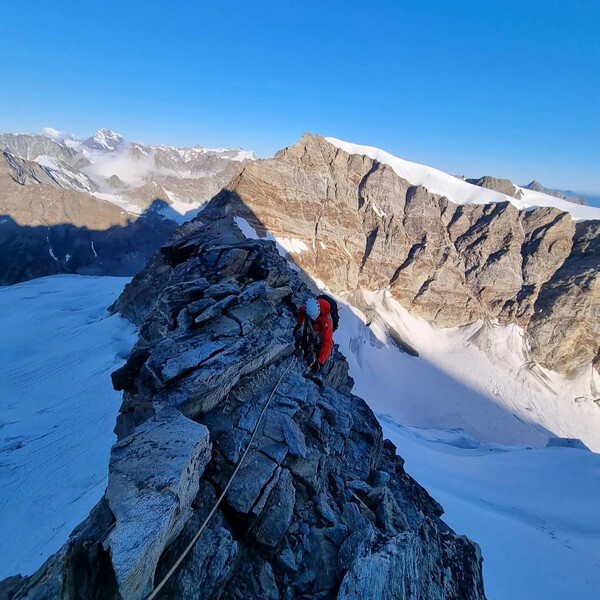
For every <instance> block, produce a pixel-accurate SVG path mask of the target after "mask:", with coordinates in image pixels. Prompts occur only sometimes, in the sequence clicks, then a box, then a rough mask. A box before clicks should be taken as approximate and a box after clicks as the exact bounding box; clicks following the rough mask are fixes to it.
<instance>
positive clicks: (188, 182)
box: [0, 128, 255, 284]
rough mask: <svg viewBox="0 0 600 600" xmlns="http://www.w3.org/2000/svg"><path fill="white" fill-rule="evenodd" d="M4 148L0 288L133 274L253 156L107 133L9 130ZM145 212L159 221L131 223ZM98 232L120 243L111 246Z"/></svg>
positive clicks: (0, 160)
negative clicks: (56, 278) (37, 279)
mask: <svg viewBox="0 0 600 600" xmlns="http://www.w3.org/2000/svg"><path fill="white" fill-rule="evenodd" d="M0 151H2V154H1V155H0V227H3V231H1V232H0V233H1V234H2V235H0V251H1V252H2V256H3V258H2V260H1V261H0V262H2V266H3V269H2V272H0V284H6V283H14V282H16V281H21V280H23V279H27V278H29V277H31V276H41V275H49V274H53V273H64V272H75V273H80V272H87V273H107V274H113V275H126V274H128V275H132V274H133V273H134V272H135V269H139V268H140V267H141V266H142V264H143V263H144V261H145V260H146V259H147V258H148V257H149V255H150V254H147V253H146V252H147V251H148V248H149V249H150V253H151V252H152V251H153V250H154V249H155V248H156V247H157V246H158V245H159V244H160V243H162V242H164V241H165V239H166V237H165V236H168V234H169V233H170V231H172V229H173V228H174V227H175V226H176V225H177V224H181V223H183V222H184V221H185V220H188V219H190V218H192V217H193V216H194V215H195V214H197V212H198V210H199V209H200V208H201V207H202V206H203V204H204V203H205V202H206V201H208V200H209V199H210V198H211V197H212V196H213V195H214V194H216V193H217V192H218V191H219V190H220V189H221V188H222V187H223V186H224V185H225V184H226V183H227V182H228V181H229V179H230V178H231V177H232V176H233V175H234V174H235V173H236V171H237V170H238V169H239V168H240V167H241V166H242V165H243V164H244V161H249V160H253V159H254V158H255V157H254V154H253V153H252V152H247V151H245V150H241V149H229V148H214V149H211V148H203V147H201V146H194V147H193V148H174V147H169V146H149V145H146V144H143V143H141V142H130V141H128V140H126V139H125V138H124V137H123V136H122V135H120V134H118V133H115V132H113V131H110V130H108V129H100V130H99V131H97V132H96V133H95V134H94V135H93V136H91V137H89V138H87V139H85V140H83V141H81V140H79V139H78V138H77V137H76V136H74V135H71V134H65V133H63V132H60V131H57V130H55V129H52V128H45V129H43V130H42V131H41V133H40V134H37V135H28V134H3V135H0ZM140 216H144V217H145V218H144V221H143V223H145V224H150V223H153V224H154V225H153V226H150V227H147V226H146V225H144V226H143V227H141V229H140V227H138V226H133V225H132V226H131V227H130V226H129V225H128V223H135V222H136V221H137V220H138V219H139V218H140ZM159 221H160V222H159ZM165 221H168V222H169V223H170V225H166V223H165ZM45 227H49V228H53V229H54V230H56V233H54V234H52V233H49V231H50V230H48V231H46V229H45ZM111 228H114V229H111ZM59 229H60V231H58V230H59ZM67 230H68V231H69V233H68V234H66V233H65V232H66V231H67ZM134 230H135V231H134ZM142 230H143V231H144V233H143V234H142ZM153 231H154V232H155V234H154V237H155V243H154V245H153V244H152V243H151V239H149V237H148V236H149V235H150V238H151V237H152V235H153V234H152V232H153ZM94 232H105V233H104V234H101V233H100V234H96V233H94ZM98 235H100V237H102V238H103V240H104V241H105V242H106V241H108V240H114V242H115V248H114V251H113V252H111V251H110V249H109V248H108V247H107V245H106V244H105V243H103V242H102V241H101V240H100V239H99V238H98ZM129 235H131V236H132V240H133V238H135V239H136V242H135V243H134V244H133V245H129V246H128V248H129V250H128V251H127V252H126V254H127V255H128V256H129V258H130V259H131V260H129V259H128V260H126V261H125V264H127V265H128V267H127V268H125V269H123V268H122V267H123V266H124V264H121V266H119V267H118V268H117V267H116V265H115V259H116V258H117V254H120V253H122V251H123V247H122V246H121V242H123V237H128V236H129ZM25 240H29V242H26V241H25ZM45 240H47V242H46V241H45ZM50 240H54V242H53V243H52V242H51V241H50ZM92 245H93V248H95V249H96V251H95V252H94V250H93V248H92ZM99 249H100V250H101V251H100V254H98V250H99ZM142 249H143V250H142ZM107 250H108V254H106V253H107ZM134 255H135V256H134ZM59 256H62V257H67V256H68V257H69V259H68V260H63V259H61V260H58V258H57V259H56V260H55V257H59ZM115 268H117V270H115ZM90 269H91V270H90Z"/></svg>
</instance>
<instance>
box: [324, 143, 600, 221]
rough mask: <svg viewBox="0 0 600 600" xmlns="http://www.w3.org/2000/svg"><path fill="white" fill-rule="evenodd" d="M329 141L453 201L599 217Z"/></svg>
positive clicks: (589, 209) (590, 210)
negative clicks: (510, 194) (540, 207)
mask: <svg viewBox="0 0 600 600" xmlns="http://www.w3.org/2000/svg"><path fill="white" fill-rule="evenodd" d="M325 139H326V140H327V141H328V142H330V143H331V144H333V145H334V146H336V147H337V148H340V149H341V150H344V151H345V152H348V154H361V155H365V156H368V157H369V158H372V159H373V160H377V161H379V162H380V163H383V164H386V165H388V166H390V167H392V169H394V171H395V172H396V174H397V175H399V176H400V177H402V178H403V179H406V180H407V181H409V182H410V183H412V184H413V185H422V186H423V187H425V188H427V189H428V190H429V191H430V192H432V193H434V194H439V195H441V196H446V197H447V198H448V199H449V200H450V201H452V202H454V203H455V204H489V203H491V202H510V203H512V204H514V205H515V206H516V207H517V208H518V209H519V210H523V209H527V208H531V207H534V206H550V207H554V208H558V209H559V210H562V211H564V212H568V213H570V214H571V216H572V218H573V219H574V220H576V221H583V220H588V219H600V208H595V207H593V206H582V205H579V204H573V203H572V202H568V201H566V200H561V199H560V198H555V197H554V196H549V195H547V194H542V193H540V192H534V191H532V190H527V189H525V188H519V189H520V190H521V191H522V192H523V198H522V199H521V200H517V199H515V198H512V197H511V196H505V195H504V194H501V193H499V192H495V191H494V190H488V189H486V188H482V187H479V186H477V185H473V184H471V183H467V182H466V181H462V180H460V179H458V178H456V177H454V176H453V175H449V174H448V173H444V172H443V171H440V170H438V169H434V168H433V167H428V166H426V165H421V164H419V163H414V162H410V161H408V160H404V159H402V158H398V157H397V156H393V155H392V154H389V153H388V152H385V151H384V150H380V149H379V148H373V147H372V146H361V145H359V144H351V143H349V142H343V141H342V140H338V139H336V138H333V137H328V138H325Z"/></svg>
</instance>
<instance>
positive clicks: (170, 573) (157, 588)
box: [146, 356, 296, 600]
mask: <svg viewBox="0 0 600 600" xmlns="http://www.w3.org/2000/svg"><path fill="white" fill-rule="evenodd" d="M295 362H296V357H294V356H292V358H291V360H290V362H289V364H288V366H287V367H286V369H285V371H284V372H283V373H282V374H281V376H280V377H279V379H278V381H277V383H276V384H275V387H274V388H273V391H272V392H271V394H270V396H269V397H268V399H267V401H266V402H265V405H264V406H263V409H262V411H261V413H260V416H259V418H258V421H257V422H256V425H255V427H254V430H253V431H252V436H251V437H250V441H249V442H248V445H247V446H246V449H245V450H244V453H243V454H242V456H241V457H240V460H239V461H238V463H237V465H236V466H235V469H234V470H233V473H232V474H231V477H230V478H229V481H228V482H227V485H226V486H225V487H224V488H223V491H222V492H221V495H220V496H219V497H218V498H217V501H216V502H215V504H214V506H213V507H212V509H211V510H210V512H209V513H208V515H207V516H206V518H205V519H204V521H203V523H202V525H200V528H199V529H198V531H197V533H196V535H195V536H194V537H193V538H192V540H191V541H190V543H189V544H188V545H187V546H186V548H185V549H184V551H183V552H182V553H181V555H180V557H179V558H178V559H177V560H176V561H175V563H174V564H173V566H172V567H171V568H170V569H169V571H168V572H167V574H166V575H165V576H164V577H163V578H162V580H161V581H160V583H159V584H158V585H157V586H156V587H155V588H154V591H153V592H152V593H151V594H150V595H149V596H148V598H147V599H146V600H153V599H154V598H156V596H157V595H158V593H159V592H160V590H161V589H162V588H163V587H164V586H165V584H166V583H167V581H168V580H169V578H170V577H171V575H173V573H175V571H176V570H177V568H178V567H179V565H180V564H181V563H182V562H183V561H184V560H185V557H186V556H187V555H188V554H189V553H190V550H191V549H192V548H193V547H194V544H195V543H196V542H197V541H198V539H199V538H200V536H201V535H202V532H203V531H204V529H206V526H207V525H208V523H209V521H210V519H211V517H212V516H213V515H214V514H215V512H216V510H217V508H219V505H220V504H221V502H222V500H223V498H225V495H226V494H227V492H228V491H229V488H230V486H231V484H232V482H233V480H234V479H235V476H236V475H237V474H238V471H239V470H240V467H241V466H242V463H243V462H244V459H245V458H246V456H247V454H248V452H249V451H250V448H251V447H252V443H253V442H254V438H255V437H256V434H257V432H258V428H259V427H260V424H261V422H262V419H263V417H264V415H265V413H266V412H267V409H268V408H269V405H270V404H271V400H272V399H273V396H274V395H275V392H276V391H277V388H279V384H280V383H281V382H282V380H283V378H284V377H285V376H286V375H287V373H288V371H289V370H290V369H291V367H292V365H293V364H294V363H295Z"/></svg>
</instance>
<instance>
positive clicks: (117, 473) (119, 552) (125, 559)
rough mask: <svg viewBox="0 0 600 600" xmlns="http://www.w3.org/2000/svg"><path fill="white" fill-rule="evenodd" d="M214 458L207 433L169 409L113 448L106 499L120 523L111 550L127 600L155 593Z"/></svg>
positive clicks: (113, 536)
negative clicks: (167, 553) (158, 572)
mask: <svg viewBox="0 0 600 600" xmlns="http://www.w3.org/2000/svg"><path fill="white" fill-rule="evenodd" d="M210 453H211V444H210V440H209V435H208V429H207V428H206V427H205V426H203V425H200V424H198V423H194V422H193V421H190V420H189V419H187V418H185V417H184V416H183V415H182V414H181V413H180V412H179V411H178V410H175V409H173V408H169V407H166V408H163V409H162V410H160V411H159V412H158V413H157V414H156V415H155V416H153V417H151V418H150V419H148V420H147V421H146V422H145V423H143V424H142V425H140V426H139V427H138V428H137V429H136V431H135V433H134V434H133V435H131V436H130V437H128V438H125V439H123V440H121V441H120V442H118V443H117V444H115V445H114V446H113V449H112V451H111V459H110V468H109V480H108V488H107V498H108V502H109V505H110V509H111V511H112V512H113V514H114V515H115V518H116V523H115V527H114V530H113V531H112V533H111V534H110V535H109V537H108V540H107V546H108V547H110V554H111V559H112V564H113V566H114V570H115V574H116V578H117V582H118V586H119V591H120V593H121V595H122V596H123V597H124V598H130V599H132V600H135V599H137V598H145V597H146V596H147V595H148V594H149V593H150V592H151V591H152V582H153V579H154V572H155V569H156V565H157V564H158V560H159V558H160V556H161V554H162V552H163V550H164V549H165V548H166V547H167V546H168V545H169V544H170V543H171V542H172V541H173V540H174V539H175V538H176V537H177V535H179V533H180V532H181V530H182V529H183V527H184V525H185V523H186V521H187V520H188V519H189V518H190V515H191V512H190V506H191V504H192V501H193V500H194V497H195V495H196V493H197V492H198V482H199V478H200V476H201V475H202V473H203V471H204V467H205V466H206V464H207V463H208V461H209V460H210Z"/></svg>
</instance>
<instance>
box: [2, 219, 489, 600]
mask: <svg viewBox="0 0 600 600" xmlns="http://www.w3.org/2000/svg"><path fill="white" fill-rule="evenodd" d="M202 220H203V221H204V223H201V222H199V221H194V222H191V223H188V224H186V225H185V226H184V227H183V228H182V230H181V231H180V232H179V235H178V236H176V237H173V238H172V239H171V241H170V242H169V243H168V244H166V245H165V246H163V247H162V248H161V249H160V251H159V252H158V253H157V254H156V255H154V257H153V258H152V260H151V261H150V262H149V264H148V265H147V267H146V268H145V269H144V270H143V271H142V272H141V273H140V274H138V275H137V276H136V277H135V278H134V280H133V281H132V283H130V284H129V285H128V286H127V287H126V289H125V291H124V293H123V294H122V296H121V297H120V298H119V300H118V301H117V302H116V303H115V306H114V310H118V311H120V312H121V313H122V314H124V315H126V316H127V317H128V318H129V319H131V320H132V321H133V322H135V323H136V324H138V326H139V331H140V335H139V340H138V342H137V344H136V347H135V348H134V350H133V351H132V353H131V355H130V357H129V359H128V361H127V363H126V365H125V366H123V367H122V368H121V369H119V370H118V371H117V372H115V374H114V375H113V381H114V383H115V386H116V387H117V388H119V389H123V390H124V399H123V405H122V407H121V413H120V416H119V419H118V423H117V428H116V431H117V434H118V437H119V442H118V443H117V444H116V445H115V447H114V449H113V453H112V456H111V463H110V467H109V488H108V492H107V495H106V498H105V499H103V500H102V501H101V502H100V504H99V505H98V507H97V508H96V509H95V511H94V512H93V514H92V515H91V516H90V518H89V519H88V520H87V521H86V522H85V523H84V524H83V525H82V527H80V528H79V529H78V530H77V531H76V532H74V534H73V536H72V537H71V539H70V540H69V542H68V543H67V544H66V546H65V547H64V548H63V549H62V550H61V551H60V552H59V553H57V555H55V556H53V557H52V558H51V559H49V561H48V562H47V563H46V564H45V565H44V566H43V567H42V568H41V569H40V571H39V572H38V573H36V574H35V575H33V576H32V577H30V578H26V579H24V580H14V579H13V580H11V581H7V583H6V586H7V588H6V589H8V586H9V585H10V586H11V589H12V590H14V589H15V587H18V588H19V591H17V592H16V593H15V594H14V595H13V596H12V597H13V599H14V600H17V599H23V598H42V597H43V598H47V599H48V600H50V599H58V598H61V599H62V600H68V599H72V598H73V599H74V598H81V597H85V598H137V597H143V596H142V592H143V593H144V594H145V593H146V592H147V591H148V589H149V585H150V582H151V581H153V582H154V584H156V583H158V581H159V580H161V578H162V577H163V576H164V575H165V573H167V571H168V570H169V568H170V567H171V565H173V564H174V562H175V561H176V560H177V558H178V557H179V555H180V553H181V552H182V550H183V548H185V546H186V545H187V544H188V542H189V540H190V539H191V538H192V537H193V535H194V534H195V533H196V531H197V530H198V527H199V525H200V523H201V522H202V521H203V519H204V518H205V516H206V515H207V514H208V512H209V511H210V509H211V508H212V507H213V504H214V502H215V499H216V497H217V496H218V495H219V494H220V492H221V491H222V490H224V488H225V486H226V484H227V482H228V480H229V477H230V475H231V474H232V472H233V471H234V469H235V466H236V464H237V462H238V461H239V460H240V457H241V455H242V452H243V451H244V449H245V448H246V445H247V444H248V441H249V439H250V437H251V435H252V432H253V431H254V430H255V428H256V427H257V424H258V423H259V418H260V415H261V413H262V411H263V409H264V408H265V403H266V402H267V400H268V399H269V397H270V396H271V394H272V392H273V391H274V389H275V386H276V384H277V382H278V381H279V380H281V382H280V384H279V386H278V387H277V389H276V391H275V393H274V394H273V396H272V400H271V404H270V405H269V407H268V409H267V410H266V412H265V413H264V418H263V419H262V421H261V422H260V425H259V428H258V432H257V436H256V439H255V441H254V444H253V445H252V447H251V448H250V451H249V453H248V456H247V457H246V460H245V462H244V463H243V464H242V467H241V469H240V470H239V472H238V474H237V476H236V478H235V479H234V480H233V483H232V485H231V487H230V489H229V491H228V493H227V494H226V496H225V499H224V503H223V504H222V505H221V507H220V508H219V509H218V510H217V512H216V514H215V515H214V516H213V518H212V519H211V521H210V525H209V526H208V528H207V529H206V530H205V531H204V532H203V533H202V535H201V537H200V539H199V540H198V542H197V543H196V545H195V546H194V548H193V551H192V552H191V553H190V554H189V555H188V557H187V558H186V559H185V560H184V561H183V563H182V564H181V566H180V567H179V568H178V569H177V571H176V572H175V574H174V576H173V577H172V578H171V579H170V580H169V581H168V583H167V585H166V586H165V588H164V589H163V590H162V592H161V593H160V598H181V599H185V600H187V599H189V600H192V599H194V600H197V599H210V600H216V599H217V598H239V599H248V600H250V599H256V598H270V599H282V600H293V599H300V598H312V599H317V598H318V599H334V598H337V599H339V600H342V599H343V600H350V599H364V600H367V599H368V598H378V599H381V600H385V599H401V598H408V597H411V598H427V599H428V600H437V599H440V600H441V599H442V598H456V599H465V600H471V599H472V600H483V599H484V591H483V583H482V574H481V555H480V553H479V550H478V548H477V546H476V545H475V544H473V543H472V542H471V541H469V540H468V539H467V538H465V537H461V536H457V535H456V534H455V533H454V532H452V531H451V530H450V529H449V528H448V527H447V525H445V524H444V522H443V521H442V520H441V519H440V517H441V515H442V508H441V507H440V506H439V504H438V503H437V502H436V501H435V500H433V499H432V498H431V497H430V496H429V494H428V493H427V492H426V491H425V490H424V489H423V488H422V487H421V486H419V484H418V483H417V482H416V481H414V480H413V479H412V478H411V477H410V476H409V475H408V474H407V473H406V472H405V470H404V467H403V461H402V459H401V458H400V457H398V456H397V455H396V453H395V448H394V446H393V445H392V444H391V443H390V442H389V441H386V440H384V439H383V436H382V430H381V428H380V426H379V424H378V422H377V420H376V419H375V417H374V415H373V413H372V412H371V410H370V409H369V408H368V406H367V405H366V404H365V402H364V401H362V400H361V399H360V398H358V397H356V396H354V395H352V393H351V387H352V380H351V379H350V378H349V376H348V365H347V363H346V361H345V359H344V358H343V357H342V356H341V355H340V354H339V352H338V351H337V349H336V350H334V354H333V356H332V358H331V359H330V361H328V363H327V365H326V368H325V372H324V375H323V377H324V385H323V386H319V385H317V384H316V383H314V382H313V381H311V380H309V379H306V378H304V377H303V376H302V371H303V365H300V364H298V363H296V362H294V359H293V358H292V356H291V354H292V351H293V340H292V335H291V329H292V327H293V324H294V322H295V318H294V313H295V311H296V309H297V306H298V305H299V303H300V302H302V301H303V299H304V298H305V296H306V294H308V290H307V288H306V287H305V285H304V284H303V283H302V281H301V278H300V276H299V275H298V274H297V273H296V272H295V271H293V270H292V269H291V268H290V267H289V266H288V264H287V262H286V261H285V259H283V258H282V257H281V256H280V255H279V254H278V252H277V250H276V247H275V244H274V243H272V242H266V241H259V240H254V239H246V238H245V237H244V235H243V234H242V233H241V231H240V230H239V229H238V227H237V226H236V225H235V224H234V222H233V220H232V219H229V218H218V217H216V218H215V219H214V220H213V219H208V215H207V216H206V218H205V217H203V218H202ZM184 430H189V431H188V432H187V433H185V434H183V433H181V434H178V433H177V432H178V431H181V432H183V431H184ZM206 430H207V431H208V432H209V436H210V444H209V443H208V441H207V437H206V435H204V433H203V432H204V431H206ZM208 452H210V457H209V459H208V462H206V460H207V456H208V455H207V453H208ZM153 461H154V462H155V467H154V468H152V467H151V465H152V462H153ZM185 465H188V466H189V468H188V467H185ZM159 513H160V517H157V518H156V519H155V518H153V516H154V514H156V515H158V514H159ZM131 515H133V517H132V516H131ZM134 524H137V525H138V527H137V528H136V527H134ZM136 529H137V530H136ZM117 540H119V543H117ZM124 547H125V550H124ZM163 548H164V550H163ZM159 553H160V557H158V559H157V556H158V554H159Z"/></svg>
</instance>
